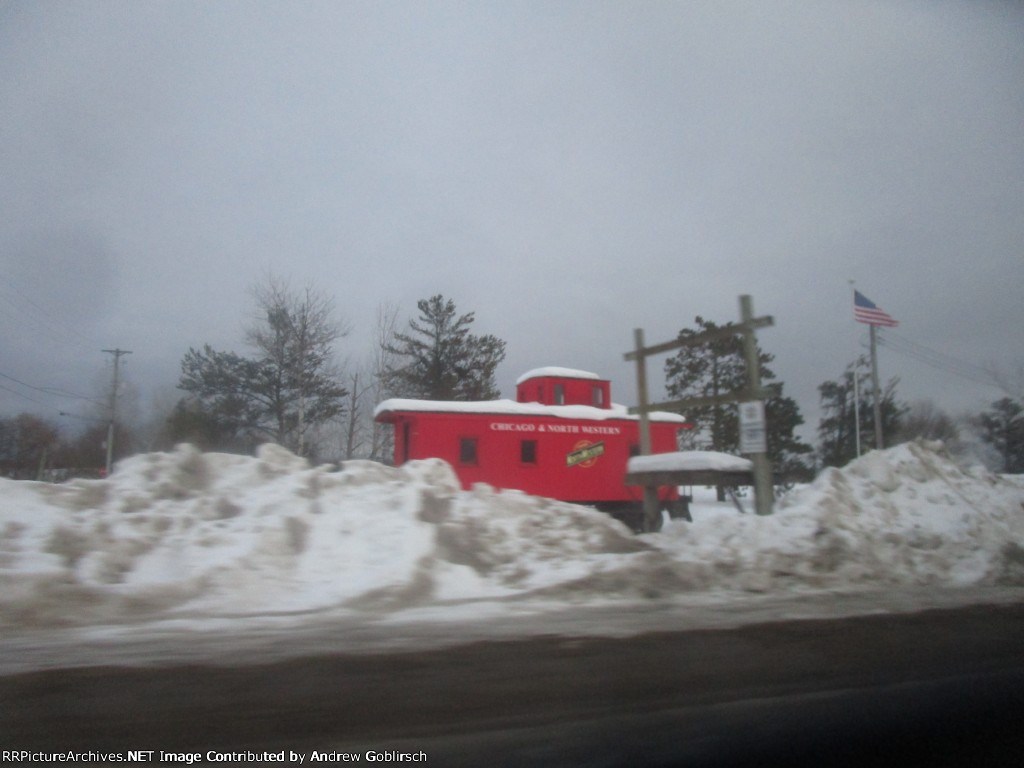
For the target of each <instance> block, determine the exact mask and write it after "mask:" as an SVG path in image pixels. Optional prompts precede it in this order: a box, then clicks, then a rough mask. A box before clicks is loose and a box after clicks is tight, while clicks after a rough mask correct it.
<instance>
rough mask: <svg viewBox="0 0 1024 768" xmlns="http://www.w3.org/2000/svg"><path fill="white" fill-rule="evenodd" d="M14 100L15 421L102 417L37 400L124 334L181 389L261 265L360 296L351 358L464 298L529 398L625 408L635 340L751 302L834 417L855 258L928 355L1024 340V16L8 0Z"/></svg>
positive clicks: (996, 9)
mask: <svg viewBox="0 0 1024 768" xmlns="http://www.w3.org/2000/svg"><path fill="white" fill-rule="evenodd" d="M0 111H2V112H0V157H2V164H0V169H2V170H0V200H2V213H0V268H2V274H3V282H2V283H0V323H2V324H3V325H2V327H3V333H2V338H0V374H3V375H4V376H5V377H7V378H0V386H2V387H3V388H0V414H3V415H13V414H14V413H17V412H18V411H21V410H31V411H37V412H41V413H43V414H44V415H49V416H54V417H56V416H57V411H58V410H76V409H79V406H85V405H86V404H85V403H82V402H78V401H75V400H71V399H69V398H60V397H55V396H54V395H53V394H52V393H49V392H44V391H42V390H43V389H49V388H57V389H60V390H63V391H65V392H70V393H75V394H84V395H96V394H98V393H100V392H101V388H102V386H103V385H104V384H105V383H106V382H108V381H109V377H110V368H109V364H110V359H109V358H110V356H109V355H104V354H103V353H102V352H101V351H100V350H102V349H111V348H114V347H120V348H122V349H130V350H132V353H133V354H132V355H130V356H128V357H127V358H126V359H125V362H126V367H125V370H126V375H127V376H128V377H129V379H130V380H131V381H132V382H133V383H134V384H135V386H136V387H137V388H138V389H139V391H140V392H141V394H142V400H143V404H144V406H148V404H149V403H150V402H151V401H152V400H154V399H160V398H161V397H162V398H165V399H166V398H167V397H171V396H174V395H175V393H174V386H175V384H176V383H177V379H178V374H179V372H180V361H181V357H182V355H183V354H184V353H185V352H186V351H187V349H188V347H189V346H199V345H201V344H204V343H210V344H211V345H213V346H214V347H216V348H220V349H235V350H237V351H243V343H242V329H243V327H244V325H245V324H246V322H247V319H248V317H249V315H250V313H251V310H252V303H251V299H250V295H249V292H248V291H249V287H250V286H251V285H252V284H253V283H254V282H255V281H257V280H259V279H260V277H261V275H263V274H265V273H266V272H267V271H268V270H269V271H272V272H275V273H277V274H279V275H282V276H285V277H287V278H289V279H290V280H291V281H292V283H293V284H294V285H296V286H302V285H304V284H306V283H308V282H313V283H315V285H316V286H318V287H319V288H321V289H323V290H324V291H325V292H327V293H329V294H331V295H333V296H334V297H335V298H336V301H337V304H338V307H339V310H340V314H341V315H342V316H343V317H344V318H345V319H347V321H348V322H349V323H351V325H352V326H353V332H352V334H351V336H350V337H349V338H348V340H347V341H346V342H345V343H344V344H342V346H341V348H340V351H341V353H342V354H343V355H348V356H351V357H352V358H358V357H360V356H362V355H364V354H365V353H366V352H367V351H368V347H369V344H370V335H371V333H372V330H373V325H374V319H375V313H376V308H377V306H378V305H379V304H380V303H381V302H393V303H397V304H398V305H399V306H400V307H401V308H402V309H403V311H404V312H405V313H406V315H411V314H412V313H413V312H414V311H415V302H416V301H417V300H418V299H421V298H425V297H427V296H430V295H432V294H435V293H443V294H445V295H446V296H448V297H450V298H452V299H454V300H455V302H456V304H457V306H458V307H459V309H460V310H462V311H470V310H473V311H475V312H476V313H477V323H476V332H478V333H493V334H496V335H497V336H499V337H501V338H503V339H505V340H506V341H507V344H508V358H507V360H506V362H505V363H504V364H503V366H502V367H501V369H500V370H499V385H500V387H501V389H502V392H503V394H504V395H505V396H514V385H513V382H514V381H515V379H516V377H517V376H518V375H519V374H520V373H522V372H523V371H525V370H527V369H530V368H533V367H536V366H541V365H563V366H570V367H576V368H583V369H586V370H592V371H595V372H597V373H600V374H602V375H604V376H607V377H609V378H611V379H612V381H613V397H614V399H616V400H617V401H619V402H626V403H629V404H632V403H633V402H635V400H634V398H635V387H634V385H633V371H632V369H631V368H630V365H629V364H627V363H625V362H624V361H623V359H622V355H623V353H624V352H626V351H627V350H628V349H629V348H630V347H631V346H632V334H633V329H634V328H636V327H643V328H644V329H645V332H646V335H647V339H648V340H649V341H650V342H656V341H666V340H668V339H670V338H672V337H674V336H675V334H676V333H677V332H678V331H679V329H681V328H683V327H689V326H692V324H693V320H694V317H695V316H696V315H702V316H704V317H706V318H709V319H712V320H715V321H716V322H728V321H730V320H734V319H736V317H737V314H738V305H737V296H738V295H739V294H743V293H749V294H751V295H752V296H753V299H754V307H755V311H756V312H757V313H758V314H771V315H773V316H774V318H775V321H776V325H775V327H774V328H771V329H767V330H765V331H763V332H761V334H760V337H759V340H760V341H761V344H762V346H763V348H764V349H765V350H766V351H768V352H771V353H774V354H775V356H776V360H775V363H774V368H775V371H776V373H777V374H778V376H779V378H780V379H782V380H783V381H784V382H785V386H786V393H787V394H789V395H791V396H793V397H795V398H796V399H797V401H798V403H799V404H800V406H801V408H802V409H803V411H804V414H805V416H806V417H807V420H808V422H809V427H810V432H811V433H813V428H814V427H815V426H816V423H817V416H818V410H817V408H818V393H817V386H818V385H819V384H820V383H821V382H822V381H825V380H827V379H834V378H836V377H838V376H839V374H840V373H841V372H842V370H843V369H844V367H845V365H846V364H847V363H848V362H849V361H851V360H852V359H853V358H854V357H855V356H856V355H857V354H858V353H859V352H861V349H860V346H859V344H860V342H861V340H862V339H864V338H865V337H866V326H863V325H857V324H855V323H854V322H853V319H852V299H851V291H850V286H849V284H848V280H850V279H853V280H856V281H857V287H858V288H859V289H860V290H861V291H862V292H863V293H864V294H866V295H867V296H868V297H869V298H871V299H872V300H873V301H875V302H876V303H877V304H878V305H880V306H881V307H882V308H883V309H885V310H886V311H888V312H889V313H890V314H892V315H893V316H895V317H896V318H897V319H898V320H900V321H901V325H900V327H899V328H898V329H897V333H899V334H900V337H902V339H904V340H905V343H906V342H909V343H912V344H917V345H923V346H924V347H926V348H927V349H930V350H935V351H938V352H941V353H942V354H944V355H947V356H950V357H952V358H953V359H955V360H958V361H963V362H965V363H969V364H971V365H976V366H980V367H985V366H990V365H1004V366H1011V367H1012V366H1013V365H1017V364H1020V363H1021V361H1024V333H1022V330H1024V301H1022V295H1024V253H1022V244H1024V5H1022V4H1020V3H1016V2H986V1H985V0H972V1H966V0H965V1H964V2H943V1H942V0H926V1H922V2H914V1H913V0H898V1H896V0H893V1H892V2H884V1H881V0H879V1H877V2H872V1H870V0H851V1H850V2H839V1H834V2H827V1H822V0H815V1H812V0H806V1H794V2H781V1H780V2H728V1H724V2H723V1H721V0H714V1H712V0H708V1H707V2H638V1H637V0H630V1H629V2H625V1H623V2H594V1H592V0H586V1H584V2H556V1H552V0H546V1H545V2H379V1H377V0H374V1H372V2H341V1H338V2H322V3H321V2H302V1H301V0H300V1H298V2H295V1H293V2H268V1H261V2H256V1H255V0H248V1H247V2H223V1H220V2H188V1H185V0H180V1H176V2H159V3H157V2H145V1H141V0H136V1H133V2H118V1H117V0H109V1H104V2H89V1H87V0H83V1H82V2H46V3H40V2H35V1H34V0H33V1H29V2H7V1H3V2H0ZM946 362H948V361H946ZM654 365H655V369H654V371H652V375H653V377H654V379H655V380H656V382H657V383H658V384H661V383H662V382H663V376H662V374H661V365H662V359H660V358H659V359H657V360H656V361H655V363H654ZM972 370H973V369H972ZM881 372H882V376H883V378H889V377H891V376H899V377H901V380H902V383H901V385H900V388H899V395H900V397H901V398H902V399H903V400H906V401H911V400H916V399H918V398H933V399H934V400H935V401H936V402H937V403H938V405H940V406H941V407H943V408H946V409H948V410H950V411H953V412H957V411H959V410H961V409H965V408H966V409H973V410H978V409H980V408H982V407H984V406H986V405H987V404H988V403H990V402H991V401H992V400H994V399H996V398H998V397H999V396H1000V393H999V391H998V390H996V389H994V388H992V387H987V386H985V385H983V384H981V383H978V382H975V381H971V380H969V379H967V378H963V377H960V376H955V375H952V374H951V373H948V372H943V371H939V370H936V369H935V368H932V367H929V366H926V365H924V364H923V363H921V362H920V361H919V360H918V359H915V358H914V357H911V356H907V355H904V354H897V353H896V352H895V351H893V350H892V349H883V350H882V351H881ZM12 379H17V381H18V382H22V383H24V384H27V385H30V386H31V387H35V389H30V388H27V387H25V386H23V385H22V384H19V383H16V382H15V381H13V380H12ZM12 390H13V391H12Z"/></svg>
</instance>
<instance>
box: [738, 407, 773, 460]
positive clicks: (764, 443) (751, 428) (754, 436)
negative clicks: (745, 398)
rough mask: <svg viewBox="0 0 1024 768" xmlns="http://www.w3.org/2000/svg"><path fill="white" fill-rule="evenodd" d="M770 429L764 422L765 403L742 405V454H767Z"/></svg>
mask: <svg viewBox="0 0 1024 768" xmlns="http://www.w3.org/2000/svg"><path fill="white" fill-rule="evenodd" d="M767 452H768V428H767V426H766V425H765V421H764V402H763V401H761V400H751V401H750V402H749V403H740V453H767Z"/></svg>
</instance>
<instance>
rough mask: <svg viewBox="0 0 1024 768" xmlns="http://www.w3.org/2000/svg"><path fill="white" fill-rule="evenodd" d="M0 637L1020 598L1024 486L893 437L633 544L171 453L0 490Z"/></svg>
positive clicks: (536, 518)
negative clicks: (151, 623)
mask: <svg viewBox="0 0 1024 768" xmlns="http://www.w3.org/2000/svg"><path fill="white" fill-rule="evenodd" d="M0 499H2V502H0V623H7V624H17V625H21V626H32V625H50V624H67V625H85V624H95V623H106V622H123V621H136V620H149V619H153V618H173V617H195V616H207V617H209V616H213V617H237V616H266V615H275V614H277V615H295V614H301V613H308V612H316V611H322V610H325V609H331V610H348V611H375V612H387V611H395V610H401V609H403V608H407V607H412V606H425V605H426V606H437V605H448V604H453V603H459V602H462V601H466V600H480V599H486V600H492V601H493V600H499V601H501V600H508V599H516V600H519V599H522V598H526V597H542V598H544V600H547V601H550V600H553V599H554V600H563V601H564V600H570V601H578V600H593V599H606V598H608V597H616V598H620V599H640V598H643V597H647V596H652V595H663V596H671V595H674V594H678V593H680V592H689V593H694V592H712V591H713V592H725V591H729V590H747V591H750V590H753V591H768V590H775V589H779V590H781V589H787V590H790V589H833V588H846V587H856V586H859V585H872V584H874V585H886V584H936V585H968V584H987V583H993V584H994V583H1024V486H1022V485H1021V484H1020V483H1018V482H1014V481H1011V480H1008V479H1004V478H1000V477H998V476H994V475H991V474H988V473H986V472H984V471H982V470H980V469H979V470H971V471H963V470H961V469H959V468H958V467H957V466H956V465H955V464H953V463H952V462H951V461H950V460H948V459H947V458H945V457H944V455H943V454H942V453H941V447H940V446H936V445H925V444H910V445H904V446H900V447H898V448H895V449H891V450H889V451H885V452H880V453H872V454H869V455H867V456H865V457H863V458H861V459H860V460H858V461H857V462H854V463H853V464H851V465H849V466H848V467H846V468H844V469H843V470H828V471H827V472H825V473H823V474H822V475H821V476H820V477H819V478H818V479H817V480H816V481H815V482H814V483H813V484H811V485H810V486H807V487H805V488H802V489H800V490H798V491H795V492H792V493H790V494H789V495H787V496H786V497H785V499H784V500H782V502H781V503H780V504H779V505H778V511H777V513H776V514H775V515H773V516H772V517H769V518H757V517H753V516H747V515H742V516H741V515H739V514H735V513H734V514H730V515H726V514H717V515H713V516H710V517H708V518H707V519H701V518H700V517H698V519H697V522H695V523H693V524H688V523H683V522H672V523H669V524H667V525H666V528H665V530H664V531H663V532H662V533H660V534H652V535H648V536H642V537H634V536H632V535H631V534H630V533H628V531H627V530H626V528H625V527H624V526H622V525H620V524H619V523H617V522H615V521H614V520H612V519H611V518H609V517H607V516H605V515H603V514H601V513H598V512H595V511H593V510H589V509H586V508H583V507H578V506H574V505H570V504H565V503H561V502H557V501H552V500H549V499H540V498H535V497H530V496H526V495H525V494H522V493H519V492H515V491H504V492H499V491H495V490H494V489H491V488H489V487H487V486H477V487H476V488H474V489H473V490H472V491H468V492H464V491H461V490H460V489H459V484H458V482H457V479H456V478H455V476H454V474H453V472H452V470H451V468H450V467H449V466H448V465H447V464H445V463H444V462H442V461H440V460H428V461H419V462H412V463H410V464H408V465H406V466H404V467H402V468H391V467H386V466H383V465H380V464H376V463H372V462H361V461H353V462H346V463H345V464H344V465H343V466H342V467H341V468H338V467H333V466H320V467H311V466H309V465H308V464H307V463H306V462H305V460H303V459H300V458H297V457H295V456H294V455H292V454H290V453H288V452H287V451H285V450H283V449H281V448H279V447H276V446H272V445H268V446H264V447H263V448H262V449H261V450H260V452H259V454H258V455H257V456H256V457H244V456H235V455H229V454H217V453H200V452H198V451H197V450H195V449H194V448H191V447H188V446H181V447H179V448H177V449H176V450H174V451H172V452H169V453H152V454H146V455H141V456H136V457H133V458H131V459H128V460H126V461H124V462H122V463H120V464H119V465H118V466H117V468H116V470H115V472H114V473H113V474H112V475H111V477H110V478H109V479H107V480H93V481H85V480H76V481H72V482H69V483H65V484H61V485H51V484H46V483H31V482H23V481H22V482H18V481H10V480H0Z"/></svg>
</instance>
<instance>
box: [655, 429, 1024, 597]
mask: <svg viewBox="0 0 1024 768" xmlns="http://www.w3.org/2000/svg"><path fill="white" fill-rule="evenodd" d="M660 547H661V548H662V549H663V550H664V551H665V552H667V553H669V554H670V555H671V556H672V558H673V561H674V562H675V565H676V573H677V574H678V576H679V578H680V579H681V580H683V581H684V582H685V583H687V584H688V585H689V586H690V588H693V589H704V588H710V587H713V586H719V587H722V586H725V587H733V588H741V589H747V590H754V591H767V590H770V589H778V588H785V587H789V588H793V587H796V588H800V587H810V588H840V587H843V588H845V587H851V586H858V585H889V584H891V585H900V584H918V585H921V584H936V585H948V586H967V585H970V584H1024V492H1022V486H1021V484H1020V483H1019V482H1017V481H1015V480H1013V479H1011V478H1003V477H999V476H996V475H992V474H990V473H988V472H987V471H985V470H984V469H981V468H972V469H970V470H963V469H961V468H959V467H958V466H957V465H956V464H955V463H954V462H953V461H952V460H950V459H949V458H948V457H946V456H945V455H944V453H943V451H942V445H941V443H925V442H918V443H906V444H903V445H900V446H897V447H896V448H892V449H889V450H886V451H881V452H878V451H876V452H872V453H869V454H867V455H865V456H863V457H861V458H860V459H857V460H856V461H854V462H851V463H850V464H849V465H847V466H846V467H844V468H843V469H827V470H826V471H824V472H823V473H822V474H821V475H820V476H819V477H818V478H817V479H816V480H815V481H814V482H813V483H812V484H811V485H809V486H806V487H803V488H800V489H798V490H795V491H793V492H791V493H789V494H787V495H786V496H785V497H784V498H783V499H782V500H781V502H779V503H777V504H776V511H775V514H774V515H772V516H770V517H756V516H752V515H742V516H740V515H736V516H730V517H723V516H721V515H715V516H712V517H710V518H709V519H707V520H700V519H698V521H697V522H696V523H694V524H692V525H688V524H686V523H681V522H673V523H670V524H668V525H667V526H666V528H665V530H664V531H663V532H662V535H661V537H660Z"/></svg>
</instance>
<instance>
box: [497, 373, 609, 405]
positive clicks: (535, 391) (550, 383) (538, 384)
mask: <svg viewBox="0 0 1024 768" xmlns="http://www.w3.org/2000/svg"><path fill="white" fill-rule="evenodd" d="M516 401H517V402H520V403H540V404H541V405H589V406H591V407H593V408H605V409H609V408H611V384H610V383H609V381H608V379H602V378H601V377H600V376H598V375H597V374H596V373H590V372H589V371H577V370H575V369H573V368H556V367H548V368H534V369H533V370H532V371H527V372H526V373H524V374H523V375H522V376H520V377H519V378H518V379H517V380H516Z"/></svg>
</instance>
